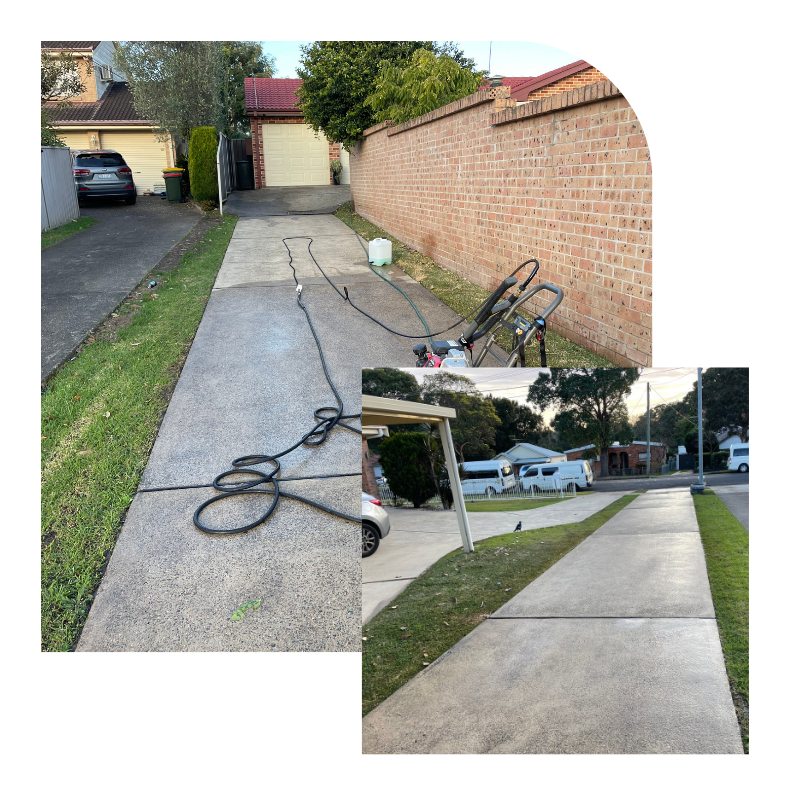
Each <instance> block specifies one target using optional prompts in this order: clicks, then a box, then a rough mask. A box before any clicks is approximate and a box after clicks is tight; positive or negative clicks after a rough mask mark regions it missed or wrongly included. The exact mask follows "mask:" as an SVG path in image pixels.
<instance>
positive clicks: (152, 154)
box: [100, 131, 169, 194]
mask: <svg viewBox="0 0 800 800" xmlns="http://www.w3.org/2000/svg"><path fill="white" fill-rule="evenodd" d="M100 142H101V145H102V146H103V147H107V148H109V150H116V151H117V152H118V153H120V154H121V155H122V157H123V158H124V159H125V163H126V164H127V165H128V166H129V167H130V168H131V170H132V171H133V182H134V183H135V184H136V194H142V193H144V192H152V191H154V190H155V191H157V192H163V191H164V175H163V173H162V170H163V169H164V167H168V166H169V163H168V162H167V151H166V148H167V146H168V145H167V144H166V143H165V142H159V141H158V140H157V139H156V137H155V136H154V135H153V133H152V131H147V133H145V132H144V131H142V132H141V133H139V132H138V131H131V132H130V133H122V132H120V133H111V132H110V131H100Z"/></svg>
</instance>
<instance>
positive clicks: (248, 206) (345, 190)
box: [225, 186, 350, 217]
mask: <svg viewBox="0 0 800 800" xmlns="http://www.w3.org/2000/svg"><path fill="white" fill-rule="evenodd" d="M349 199H350V187H349V186H270V187H268V188H266V189H255V190H253V191H243V192H234V193H233V194H232V195H231V196H230V197H229V198H228V199H227V201H226V202H225V211H226V212H227V213H228V214H236V215H237V216H239V217H270V216H273V215H274V214H292V213H300V212H303V211H306V212H308V211H311V212H314V213H315V214H332V213H333V212H334V211H336V209H337V208H339V206H340V205H342V203H346V202H347V201H348V200H349Z"/></svg>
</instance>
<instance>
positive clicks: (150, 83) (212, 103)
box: [114, 41, 233, 140]
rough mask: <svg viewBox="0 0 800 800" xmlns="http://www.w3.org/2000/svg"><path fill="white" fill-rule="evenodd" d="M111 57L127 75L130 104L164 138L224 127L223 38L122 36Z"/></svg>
mask: <svg viewBox="0 0 800 800" xmlns="http://www.w3.org/2000/svg"><path fill="white" fill-rule="evenodd" d="M114 62H115V66H116V68H117V69H118V70H119V71H120V72H122V73H123V74H124V75H126V76H127V79H128V85H129V86H130V90H131V93H132V94H133V104H134V107H135V108H136V110H137V111H138V112H139V113H140V114H141V115H142V116H143V117H145V118H146V119H149V120H152V121H153V123H154V124H155V125H156V126H157V127H158V129H159V134H160V136H161V137H162V138H164V137H165V136H166V135H167V134H168V133H169V134H173V135H175V134H177V135H178V136H180V137H181V138H182V139H184V140H188V138H189V133H190V131H191V130H192V129H193V128H196V127H205V126H213V127H214V128H216V129H217V130H225V129H226V125H227V123H226V114H225V108H224V107H223V97H225V96H226V89H225V86H226V70H225V63H224V56H223V51H222V43H221V42H183V41H180V42H120V44H119V47H118V48H117V49H116V50H115V53H114ZM232 80H233V79H232Z"/></svg>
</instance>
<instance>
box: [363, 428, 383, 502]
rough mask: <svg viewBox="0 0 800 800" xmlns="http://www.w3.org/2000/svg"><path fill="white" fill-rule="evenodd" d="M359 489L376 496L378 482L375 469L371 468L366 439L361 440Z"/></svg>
mask: <svg viewBox="0 0 800 800" xmlns="http://www.w3.org/2000/svg"><path fill="white" fill-rule="evenodd" d="M361 489H362V491H364V492H366V493H367V494H371V495H372V496H373V497H378V496H379V495H378V483H377V481H376V480H375V470H374V469H373V468H372V461H371V459H370V452H369V447H368V445H367V440H366V439H362V440H361Z"/></svg>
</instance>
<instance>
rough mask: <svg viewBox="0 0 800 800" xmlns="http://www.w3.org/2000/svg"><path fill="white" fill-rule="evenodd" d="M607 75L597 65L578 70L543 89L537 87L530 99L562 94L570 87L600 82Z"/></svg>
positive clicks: (529, 96) (604, 79)
mask: <svg viewBox="0 0 800 800" xmlns="http://www.w3.org/2000/svg"><path fill="white" fill-rule="evenodd" d="M607 80H608V78H606V76H605V75H603V73H602V72H600V70H599V69H597V68H595V67H589V68H588V69H585V70H582V71H581V72H576V73H575V74H574V75H570V76H569V77H568V78H562V79H561V80H560V81H556V82H555V83H551V84H550V85H549V86H543V87H542V88H541V89H536V90H535V91H533V92H531V93H530V94H529V95H528V100H540V99H541V98H542V97H550V96H551V95H554V94H561V93H562V92H565V91H567V90H568V89H576V88H577V87H578V86H587V85H588V84H590V83H598V82H600V81H607Z"/></svg>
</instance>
